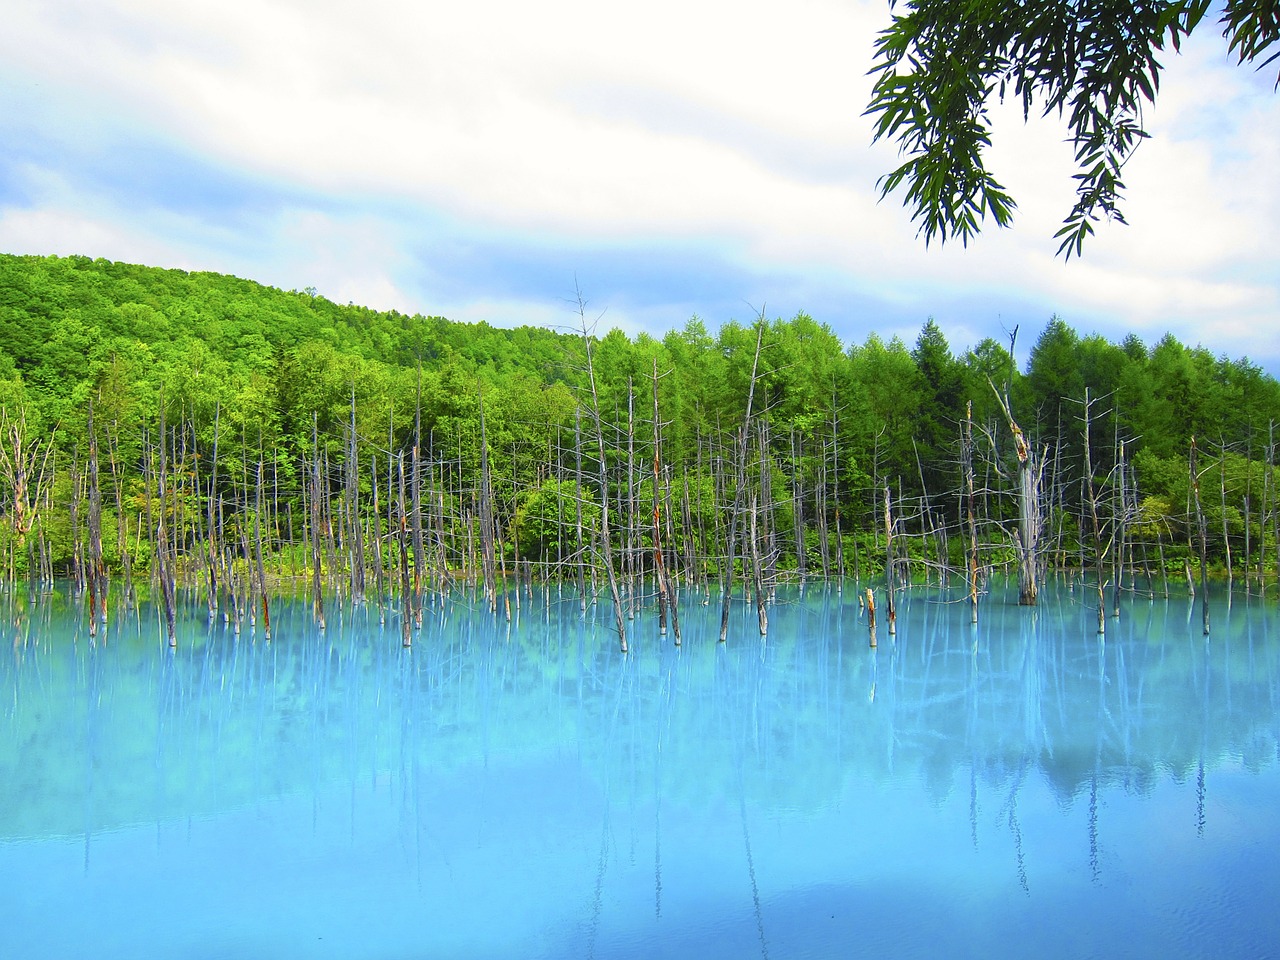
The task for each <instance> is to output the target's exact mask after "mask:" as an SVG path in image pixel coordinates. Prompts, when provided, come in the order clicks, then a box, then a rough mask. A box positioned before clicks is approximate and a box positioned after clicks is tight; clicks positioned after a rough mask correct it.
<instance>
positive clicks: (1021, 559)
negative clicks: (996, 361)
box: [987, 379, 1044, 607]
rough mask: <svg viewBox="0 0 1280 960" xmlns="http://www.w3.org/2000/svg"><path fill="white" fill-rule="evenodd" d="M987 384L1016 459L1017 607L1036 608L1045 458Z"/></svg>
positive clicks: (1006, 401)
mask: <svg viewBox="0 0 1280 960" xmlns="http://www.w3.org/2000/svg"><path fill="white" fill-rule="evenodd" d="M987 383H988V384H989V385H990V386H991V392H992V393H994V394H995V395H996V402H998V403H999V404H1000V410H1001V411H1002V412H1003V413H1004V418H1005V421H1006V422H1007V423H1008V425H1009V433H1010V434H1011V435H1012V436H1013V446H1014V452H1015V453H1016V454H1017V458H1018V526H1017V529H1016V530H1015V531H1014V547H1015V550H1016V551H1017V556H1018V603H1020V604H1022V605H1023V606H1028V607H1030V606H1035V604H1036V600H1037V598H1038V596H1039V574H1040V534H1041V531H1042V529H1043V526H1044V519H1043V515H1042V511H1043V505H1042V503H1041V480H1042V479H1043V477H1044V454H1043V452H1042V453H1040V454H1037V453H1036V452H1035V450H1034V449H1033V448H1032V447H1031V445H1030V444H1029V443H1028V442H1027V438H1026V437H1025V436H1024V435H1023V433H1022V428H1021V427H1019V426H1018V423H1017V421H1015V420H1014V419H1013V413H1012V412H1011V411H1010V410H1009V398H1008V396H1007V395H1006V394H1002V393H1001V392H1000V391H999V390H997V389H996V386H995V384H994V383H991V380H990V379H988V380H987Z"/></svg>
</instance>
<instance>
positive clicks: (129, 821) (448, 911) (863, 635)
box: [0, 588, 1280, 960]
mask: <svg viewBox="0 0 1280 960" xmlns="http://www.w3.org/2000/svg"><path fill="white" fill-rule="evenodd" d="M948 599H949V597H948V595H947V594H945V593H944V592H940V591H937V590H917V591H915V592H913V593H912V594H910V595H909V596H908V597H906V598H904V600H903V601H902V605H901V607H900V610H899V618H898V625H897V634H896V636H895V637H891V636H889V634H888V632H887V627H886V624H885V623H884V622H883V619H882V621H881V623H880V626H879V630H878V640H879V645H878V647H877V648H875V649H871V648H870V647H869V644H868V631H867V627H866V623H865V621H864V620H863V619H862V613H861V611H860V610H859V607H858V604H857V593H856V592H855V591H854V590H853V589H849V590H847V591H845V592H844V593H843V595H841V594H840V593H837V592H835V591H834V590H833V589H829V588H817V589H814V588H810V589H809V590H808V591H807V592H806V593H803V594H801V593H799V592H798V591H794V590H793V591H791V592H786V593H783V594H781V595H780V596H779V602H778V603H777V604H776V605H775V606H774V607H773V608H771V616H770V632H769V636H768V638H767V640H765V641H762V640H761V639H760V638H759V636H758V632H757V631H756V629H755V612H754V608H751V609H748V607H747V606H746V605H745V604H743V603H741V602H739V603H738V604H736V605H735V611H734V620H733V631H732V633H731V635H730V640H729V642H728V643H727V644H725V645H720V644H717V643H716V642H715V637H716V636H717V635H718V628H719V608H718V605H717V604H716V603H712V604H711V605H709V606H703V605H702V604H701V603H700V602H699V601H698V600H696V599H694V598H690V597H686V602H685V604H684V606H683V608H682V614H681V619H682V625H683V628H684V645H683V648H681V649H676V648H674V647H673V646H672V644H671V642H670V638H661V637H659V636H658V632H657V628H656V622H655V618H654V615H653V613H652V611H651V610H642V611H641V612H640V614H639V615H638V616H637V618H636V620H635V621H633V622H632V623H631V624H630V626H631V629H632V636H631V651H632V652H631V654H630V655H629V656H622V655H620V654H618V653H617V652H616V641H615V639H614V638H613V637H612V636H611V633H610V625H611V623H612V615H611V612H610V610H609V609H608V607H607V605H606V604H604V603H601V604H600V605H599V606H598V607H592V608H591V609H589V610H588V612H587V615H586V617H585V618H584V616H583V614H582V612H581V609H580V605H579V603H578V602H577V601H576V600H574V599H571V598H569V597H567V596H566V597H565V598H564V599H563V600H561V599H558V598H557V597H556V595H555V593H554V592H553V593H552V594H551V595H550V596H546V595H545V594H542V593H538V594H536V595H535V597H534V598H532V600H531V599H530V598H527V597H526V598H525V599H524V600H523V602H522V605H521V609H520V610H518V611H515V615H514V617H513V622H512V623H510V624H508V623H507V622H506V621H505V619H503V618H501V617H499V618H496V619H495V618H494V617H493V615H491V614H489V613H487V612H483V611H481V610H479V609H476V608H473V607H471V606H470V605H468V604H467V603H464V602H462V601H460V600H457V601H452V602H449V603H448V604H446V605H445V606H444V607H443V608H442V609H440V608H437V609H436V610H434V611H430V612H429V614H428V617H427V620H426V622H425V624H424V626H423V628H422V630H421V632H420V633H418V634H417V635H416V636H415V645H414V647H413V649H412V650H404V649H403V648H402V647H401V644H400V632H399V627H398V624H397V623H396V622H394V621H393V620H389V621H388V623H387V625H386V626H385V627H380V626H379V624H378V615H377V611H376V609H371V608H364V609H358V610H355V611H350V610H348V611H346V612H345V613H343V614H341V616H339V615H337V614H336V613H333V612H331V614H330V623H329V629H328V631H327V632H325V633H319V632H318V631H317V630H316V629H315V627H314V626H312V624H311V622H310V618H309V613H308V610H307V607H306V605H305V604H301V603H294V604H290V603H286V602H279V603H277V604H276V607H275V609H274V611H273V628H274V629H273V634H274V635H273V639H272V640H271V641H270V642H269V643H268V642H266V641H264V640H263V639H262V637H261V636H259V635H257V634H255V633H254V632H253V631H252V630H250V629H249V628H248V627H247V626H246V627H245V629H244V631H243V632H242V633H241V634H240V635H239V637H237V636H236V635H235V634H234V633H233V632H231V631H230V630H229V629H228V628H226V627H225V626H224V625H223V624H222V623H221V622H218V623H216V624H215V625H213V626H212V627H210V626H209V625H208V624H207V623H206V620H205V618H204V616H203V613H204V611H203V609H202V608H200V607H198V605H196V604H194V603H193V604H192V605H191V606H190V607H189V608H187V609H186V610H185V615H184V616H183V618H182V619H181V622H180V632H179V645H178V648H177V650H176V651H170V650H169V649H168V647H167V645H166V644H165V643H164V642H163V641H162V631H161V628H160V626H159V623H158V619H157V616H156V613H155V611H154V609H152V608H150V607H148V606H143V607H142V609H141V610H139V611H136V612H134V613H128V614H126V613H120V614H118V615H117V616H116V618H115V619H114V620H113V622H112V624H111V627H110V631H109V633H108V636H107V639H106V642H103V641H102V640H101V639H99V640H98V641H97V642H96V643H93V642H90V640H89V638H88V636H87V630H86V629H85V627H84V626H83V624H82V623H81V622H80V619H79V617H78V611H77V609H76V607H75V605H74V604H73V603H71V602H70V601H69V600H67V599H65V598H63V597H61V596H55V597H53V598H50V599H49V600H48V601H47V602H45V603H42V604H40V605H38V606H36V607H29V606H26V605H25V604H24V603H23V602H21V601H19V600H15V599H13V598H10V597H5V598H2V599H0V612H3V621H2V622H3V631H4V633H3V636H4V644H3V647H0V651H2V652H0V956H3V957H6V958H12V960H26V958H60V957H95V958H150V957H157V958H161V957H163V958H257V957H264V958H265V957H308V958H309V957H317V958H318V957H333V958H418V957H423V958H426V957H447V958H455V957H458V958H470V957H474V958H491V957H492V958H497V957H548V958H561V957H565V958H568V957H574V958H577V957H599V958H606V957H639V956H643V957H691V958H695V957H696V958H704V957H726V958H728V957H734V958H738V957H754V956H759V957H770V958H775V960H780V958H788V957H814V958H819V957H822V958H825V957H834V956H842V957H863V956H865V957H877V958H878V957H921V958H924V957H929V958H934V957H938V956H945V957H949V958H950V957H973V958H984V960H989V958H1001V957H1025V956H1038V957H1047V958H1083V957H1107V958H1117V957H1156V956H1158V957H1266V956H1276V955H1280V911H1277V910H1276V909H1275V901H1276V898H1277V896H1280V817H1278V816H1277V811H1280V774H1278V773H1277V770H1278V768H1280V764H1278V763H1277V761H1278V760H1280V746H1278V744H1280V712H1278V707H1277V705H1278V701H1280V626H1278V623H1277V614H1276V608H1275V607H1274V606H1273V605H1272V603H1270V602H1268V603H1266V604H1263V603H1261V602H1260V601H1258V600H1256V599H1254V600H1251V601H1248V602H1246V601H1245V600H1244V599H1243V598H1239V597H1238V598H1237V599H1236V601H1235V602H1234V603H1233V604H1231V605H1230V606H1228V604H1227V602H1226V600H1225V599H1223V600H1221V601H1216V602H1215V608H1214V632H1213V634H1212V636H1211V637H1209V638H1208V640H1206V639H1205V638H1204V637H1203V636H1202V635H1201V629H1200V627H1201V624H1200V618H1199V610H1198V608H1197V609H1196V610H1195V611H1192V610H1191V609H1190V608H1189V606H1188V602H1187V600H1186V599H1185V598H1182V599H1179V600H1172V601H1166V600H1163V599H1157V600H1155V601H1154V602H1152V601H1147V600H1145V599H1142V600H1133V601H1130V602H1128V603H1127V604H1126V606H1125V609H1124V614H1123V616H1122V617H1121V619H1120V620H1118V621H1111V622H1109V624H1108V633H1107V635H1106V638H1105V641H1100V640H1099V638H1098V637H1097V635H1096V632H1095V629H1096V620H1095V618H1094V614H1093V612H1092V611H1091V610H1090V609H1089V608H1088V606H1087V605H1086V604H1084V603H1081V602H1078V599H1079V598H1077V597H1076V596H1073V595H1071V594H1069V593H1067V592H1066V591H1064V590H1063V591H1057V592H1056V593H1055V590H1054V589H1053V588H1051V589H1050V590H1049V591H1047V596H1046V602H1045V604H1044V605H1043V606H1042V607H1040V608H1039V609H1037V610H1027V609H1021V608H1018V607H1017V606H1016V605H1015V604H1014V603H1013V597H1012V596H1010V595H1007V594H1005V593H997V594H996V595H993V596H991V597H988V598H986V600H985V603H984V607H983V615H982V623H981V624H980V625H979V626H978V627H976V628H974V627H972V626H971V625H970V624H969V622H968V621H969V616H968V610H967V607H965V606H964V605H963V604H961V603H949V602H946V601H947V600H948Z"/></svg>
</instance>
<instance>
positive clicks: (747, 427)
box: [720, 312, 764, 643]
mask: <svg viewBox="0 0 1280 960" xmlns="http://www.w3.org/2000/svg"><path fill="white" fill-rule="evenodd" d="M763 342H764V313H763V312H761V315H760V319H759V321H758V322H757V324H756V351H755V356H754V357H752V360H751V381H750V383H749V384H748V386H747V406H746V410H745V411H744V412H743V414H742V426H741V427H740V428H739V430H738V437H737V440H738V449H737V456H736V463H735V471H736V474H737V481H738V483H737V489H736V490H735V491H734V499H733V511H732V515H731V516H730V519H729V556H728V566H727V569H726V570H725V577H724V597H723V598H722V600H721V603H720V642H721V643H724V641H725V638H726V637H728V635H729V604H730V601H731V600H732V599H733V564H734V559H735V558H734V548H735V547H736V545H737V540H738V529H739V525H740V524H741V518H742V507H743V503H744V500H745V495H746V486H747V444H748V442H749V440H750V437H751V406H752V403H753V402H754V400H755V393H756V375H757V373H758V372H759V369H760V346H761V344H762V343H763Z"/></svg>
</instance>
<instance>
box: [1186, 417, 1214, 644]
mask: <svg viewBox="0 0 1280 960" xmlns="http://www.w3.org/2000/svg"><path fill="white" fill-rule="evenodd" d="M1188 468H1189V470H1190V473H1191V496H1192V499H1193V500H1194V502H1195V508H1196V535H1197V536H1196V545H1197V552H1198V553H1199V556H1200V612H1201V617H1202V619H1203V622H1204V635H1205V636H1206V637H1207V636H1208V635H1209V561H1208V553H1209V529H1208V523H1207V521H1206V519H1205V515H1204V508H1203V507H1202V506H1201V503H1200V473H1199V469H1198V467H1197V464H1196V438H1195V437H1192V438H1191V455H1190V457H1189V458H1188Z"/></svg>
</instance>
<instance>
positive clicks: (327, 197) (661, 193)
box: [0, 0, 1280, 374]
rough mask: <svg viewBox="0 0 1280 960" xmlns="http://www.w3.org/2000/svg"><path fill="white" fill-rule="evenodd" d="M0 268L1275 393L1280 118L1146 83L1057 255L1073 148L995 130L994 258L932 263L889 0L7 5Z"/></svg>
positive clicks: (1230, 84)
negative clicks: (148, 275) (1175, 352)
mask: <svg viewBox="0 0 1280 960" xmlns="http://www.w3.org/2000/svg"><path fill="white" fill-rule="evenodd" d="M5 8H6V10H5V23H4V27H3V30H0V251H4V252H9V253H37V254H46V253H57V254H87V255H89V256H93V257H106V258H108V259H113V260H124V261H129V262H137V263H146V264H153V265H158V266H169V267H182V268H185V269H190V270H215V271H220V272H226V273H233V274H236V275H238V276H242V277H247V278H250V279H253V280H258V281H260V282H263V283H267V284H271V285H274V286H279V287H282V288H284V289H303V288H305V287H310V286H314V287H315V288H317V289H318V290H319V292H320V293H322V294H323V295H325V296H327V297H329V298H330V299H331V300H334V301H337V302H340V303H346V302H348V301H351V302H355V303H362V304H367V305H370V306H374V307H378V308H396V309H399V310H401V311H404V312H409V313H412V312H420V313H424V314H435V315H443V316H447V317H450V318H452V319H456V320H488V321H489V322H491V323H494V324H497V325H503V326H510V325H516V324H521V323H533V324H541V325H553V326H562V327H569V326H572V325H573V324H575V322H576V315H575V313H574V311H573V309H572V308H571V306H570V304H569V303H568V302H567V301H568V299H569V298H572V297H573V295H574V288H575V283H576V284H577V285H579V286H580V287H581V290H582V292H583V294H584V296H585V297H587V299H588V300H589V301H590V307H589V310H590V311H591V312H592V316H595V315H596V314H598V313H601V312H603V314H604V317H603V320H602V325H603V326H604V327H606V328H607V327H610V326H617V327H621V328H622V329H623V330H625V331H627V332H628V333H635V332H637V331H640V330H648V331H650V332H652V333H655V334H658V335H661V334H662V333H663V332H665V331H667V330H669V329H671V328H673V327H680V326H682V325H683V324H684V323H685V321H687V320H688V319H689V318H690V317H691V316H694V315H695V314H696V315H697V316H699V317H701V318H702V319H703V320H704V321H705V322H706V323H707V325H708V327H710V328H711V329H712V330H714V329H715V328H716V327H718V326H719V325H720V324H721V323H722V322H724V321H726V320H729V319H737V320H740V321H748V320H750V319H751V318H752V317H753V316H754V315H755V314H756V312H757V311H759V310H761V309H763V310H764V311H765V312H766V313H767V314H768V315H769V316H770V317H777V316H781V317H790V316H792V315H794V314H795V313H797V312H800V311H804V312H806V313H808V314H810V315H812V316H813V317H815V318H816V319H818V320H820V321H823V322H826V323H828V324H830V325H831V327H832V328H833V329H834V330H835V331H836V332H837V333H838V334H839V335H840V336H841V338H842V339H844V340H845V341H846V342H861V341H862V340H863V339H864V338H865V337H866V336H867V334H868V333H870V332H872V331H876V332H878V333H880V334H881V335H882V336H886V337H887V336H891V335H894V334H898V335H901V336H902V337H903V338H904V339H905V340H906V341H907V342H908V343H913V342H914V340H915V337H916V335H917V333H918V331H919V329H920V326H921V324H922V323H923V322H924V321H925V320H926V319H927V318H928V317H930V316H932V317H934V318H935V319H936V320H937V321H938V323H939V324H940V326H941V327H942V329H943V331H944V332H945V333H946V334H947V336H948V338H949V339H950V341H951V344H952V347H953V349H955V350H956V352H960V351H962V350H963V349H964V348H965V347H967V346H970V345H972V344H973V343H976V342H977V341H978V340H979V339H981V338H982V337H985V336H994V337H996V338H997V339H1001V340H1003V339H1004V337H1005V333H1004V331H1005V330H1007V329H1010V328H1012V327H1013V325H1014V324H1019V325H1020V326H1021V330H1022V334H1021V336H1020V339H1019V346H1020V349H1019V353H1020V354H1021V358H1020V359H1022V360H1024V361H1025V352H1026V350H1027V349H1029V347H1030V345H1031V344H1032V343H1033V342H1034V338H1035V336H1036V335H1037V334H1038V332H1039V331H1040V330H1041V329H1042V327H1043V326H1044V323H1045V321H1047V320H1048V318H1049V317H1050V316H1051V315H1053V314H1058V315H1060V316H1062V317H1063V318H1064V319H1065V320H1066V321H1067V322H1068V323H1070V324H1071V325H1072V326H1073V327H1075V328H1076V329H1077V330H1078V331H1080V332H1081V333H1093V332H1097V333H1102V334H1104V335H1106V336H1108V337H1110V338H1111V339H1113V340H1119V339H1120V338H1122V337H1124V336H1125V335H1126V334H1128V333H1136V334H1137V335H1138V336H1140V337H1142V338H1143V339H1144V341H1146V342H1147V343H1148V344H1150V343H1153V342H1154V341H1155V340H1157V339H1158V338H1159V337H1160V336H1162V335H1163V334H1164V333H1165V332H1166V331H1172V332H1173V333H1174V334H1175V335H1176V336H1178V337H1179V338H1180V339H1181V340H1183V341H1184V342H1185V343H1188V344H1196V343H1199V344H1203V345H1204V346H1206V347H1208V348H1209V349H1211V350H1212V351H1213V352H1214V353H1215V354H1227V355H1229V356H1231V357H1233V358H1234V357H1239V356H1245V355H1247V356H1249V357H1250V358H1252V359H1253V360H1254V361H1255V362H1257V363H1259V364H1261V365H1262V366H1263V367H1265V368H1266V369H1268V370H1269V371H1270V372H1272V373H1273V374H1280V259H1278V258H1277V250H1280V96H1277V95H1276V94H1275V93H1274V92H1273V84H1274V81H1275V76H1274V71H1272V70H1270V69H1269V70H1268V72H1266V73H1265V74H1258V73H1256V72H1254V71H1253V70H1252V69H1250V68H1240V67H1236V66H1233V65H1231V63H1230V62H1229V61H1228V59H1227V55H1226V50H1225V43H1224V42H1223V41H1222V39H1221V37H1220V36H1219V35H1218V33H1217V32H1216V30H1215V29H1214V28H1213V24H1209V25H1208V27H1207V28H1203V29H1202V30H1201V32H1200V35H1198V36H1197V37H1195V38H1193V41H1192V42H1191V43H1189V44H1188V45H1185V46H1184V49H1183V54H1182V55H1181V56H1178V57H1171V58H1170V60H1169V62H1168V63H1167V64H1166V66H1167V70H1166V73H1165V77H1164V81H1163V85H1162V88H1161V95H1160V100H1159V103H1158V105H1157V108H1156V109H1154V110H1152V111H1150V113H1149V115H1148V117H1147V122H1148V128H1149V129H1150V130H1151V132H1152V133H1153V135H1154V137H1153V139H1152V140H1151V141H1148V142H1147V143H1145V144H1144V145H1143V146H1142V147H1141V149H1140V150H1139V151H1138V153H1137V155H1136V156H1135V157H1134V159H1133V160H1132V162H1131V163H1130V164H1129V167H1128V169H1127V176H1126V178H1125V179H1126V182H1127V183H1128V185H1129V193H1128V201H1127V206H1126V213H1127V215H1128V218H1129V221H1130V224H1131V225H1130V226H1128V227H1119V226H1112V227H1107V228H1103V229H1102V231H1101V235H1100V236H1099V237H1098V238H1096V239H1095V241H1094V242H1093V243H1092V244H1090V245H1089V246H1087V247H1086V250H1085V256H1084V259H1083V260H1081V261H1077V260H1072V261H1071V262H1070V263H1064V262H1063V261H1061V260H1060V259H1056V258H1055V256H1054V251H1055V249H1056V243H1055V241H1054V240H1053V233H1054V231H1055V230H1056V229H1057V227H1058V225H1059V223H1060V221H1061V220H1062V218H1063V217H1064V216H1065V215H1066V213H1067V211H1068V210H1069V208H1070V205H1071V199H1072V186H1071V179H1070V175H1071V173H1072V172H1073V171H1072V168H1071V154H1070V149H1069V147H1068V146H1067V145H1066V144H1064V143H1063V137H1064V128H1063V127H1062V126H1061V124H1060V123H1059V122H1057V121H1056V120H1052V119H1051V120H1033V122H1032V123H1031V124H1030V125H1024V124H1023V123H1022V119H1021V115H1020V113H1019V112H1017V111H1016V110H1013V109H1005V108H1001V109H1000V110H999V111H998V115H999V117H998V128H997V131H996V144H995V149H994V150H993V153H992V166H993V168H994V170H995V173H996V175H997V177H998V178H1000V179H1001V180H1002V181H1003V182H1004V183H1005V185H1006V186H1007V187H1008V188H1009V189H1010V190H1011V192H1012V193H1013V195H1014V197H1015V198H1016V199H1017V200H1018V202H1019V215H1018V218H1017V221H1016V223H1015V226H1014V228H1013V229H1011V230H1005V231H996V230H995V228H994V227H991V228H990V229H989V230H988V232H987V233H985V234H984V235H983V236H981V237H980V238H979V240H978V241H977V243H976V244H973V245H970V247H969V248H968V249H967V250H966V249H964V248H961V247H958V246H953V245H951V244H948V245H947V246H946V247H945V248H941V249H940V248H938V247H937V246H936V245H934V246H933V247H931V248H930V249H928V250H926V249H925V248H924V245H923V243H922V242H921V241H919V240H918V239H916V237H915V231H914V227H913V226H912V224H911V223H910V218H909V216H908V214H907V212H906V211H905V210H904V209H903V208H902V207H901V206H900V201H899V200H898V199H895V198H890V199H889V200H886V201H884V202H879V203H878V202H877V192H876V188H875V183H876V179H877V177H878V176H880V175H881V174H883V173H885V172H886V171H888V170H889V169H891V168H892V166H893V165H894V162H895V159H896V157H895V153H894V151H893V149H892V147H888V146H884V145H880V146H872V145H871V143H870V140H871V135H870V129H871V128H870V124H869V122H868V121H867V120H866V118H864V117H862V116H861V114H862V110H863V108H864V106H865V104H866V102H867V98H868V92H869V89H870V80H869V79H868V77H867V76H866V71H867V69H868V67H869V66H870V60H871V47H872V40H873V38H874V35H875V32H876V31H877V30H878V29H880V28H881V27H883V26H884V25H885V24H886V23H887V21H888V16H889V14H888V4H887V2H886V0H790V2H788V3H785V4H784V3H781V2H778V0H773V2H770V3H763V2H759V0H737V2H734V3H729V2H727V0H650V2H649V3H647V4H644V5H643V6H635V5H628V6H625V7H624V6H623V5H620V4H608V3H601V2H599V0H593V2H586V0H543V2H542V3H538V4H530V3H517V2H514V0H470V2H467V3H458V2H450V3H443V2H440V0H415V2H409V0H361V2H353V0H345V2H337V0H216V2H215V0H8V2H7V3H6V4H5Z"/></svg>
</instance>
